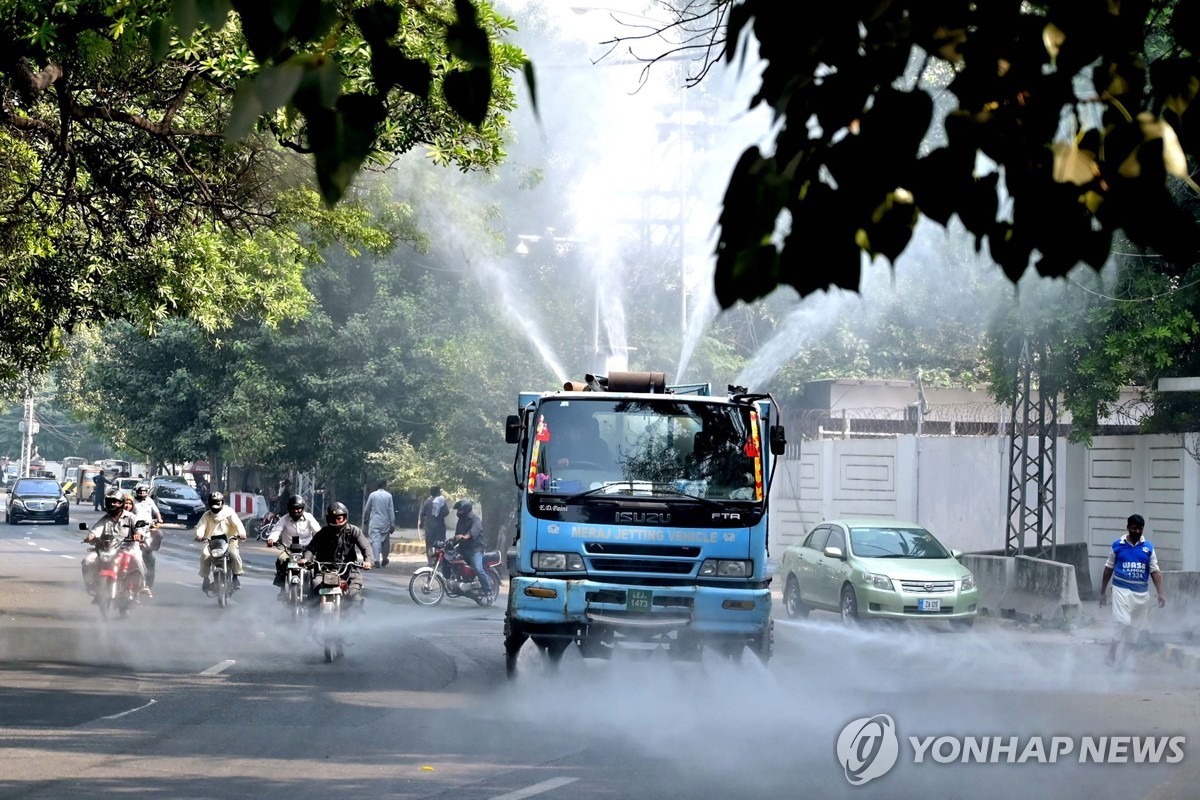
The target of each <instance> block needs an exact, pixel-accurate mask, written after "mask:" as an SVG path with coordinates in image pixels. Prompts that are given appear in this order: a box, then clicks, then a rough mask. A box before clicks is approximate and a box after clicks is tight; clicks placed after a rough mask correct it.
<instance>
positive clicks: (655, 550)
mask: <svg viewBox="0 0 1200 800" xmlns="http://www.w3.org/2000/svg"><path fill="white" fill-rule="evenodd" d="M583 551H584V552H585V553H587V554H588V555H597V556H661V557H664V558H696V557H697V556H698V555H700V548H699V547H682V546H679V545H657V544H611V543H609V542H586V543H585V544H584V545H583Z"/></svg>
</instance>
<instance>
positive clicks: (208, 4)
mask: <svg viewBox="0 0 1200 800" xmlns="http://www.w3.org/2000/svg"><path fill="white" fill-rule="evenodd" d="M274 2H278V0H274ZM232 10H233V3H232V2H231V0H196V11H197V12H198V13H199V15H200V19H201V20H203V21H204V23H205V24H206V25H208V26H209V27H210V28H212V29H213V30H214V31H219V30H221V28H224V27H225V20H226V18H228V17H229V12H230V11H232Z"/></svg>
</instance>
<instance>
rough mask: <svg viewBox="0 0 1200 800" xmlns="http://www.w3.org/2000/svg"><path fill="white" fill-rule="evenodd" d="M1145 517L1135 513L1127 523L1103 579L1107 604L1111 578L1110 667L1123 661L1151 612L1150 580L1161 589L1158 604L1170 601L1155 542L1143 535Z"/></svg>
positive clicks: (1103, 597) (1107, 661)
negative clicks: (1164, 584)
mask: <svg viewBox="0 0 1200 800" xmlns="http://www.w3.org/2000/svg"><path fill="white" fill-rule="evenodd" d="M1145 527H1146V520H1145V519H1143V518H1142V515H1141V514H1133V515H1131V516H1130V517H1129V519H1128V520H1126V522H1125V535H1124V536H1122V537H1121V538H1120V539H1117V540H1116V541H1115V542H1113V545H1112V552H1111V553H1109V554H1108V561H1106V562H1105V564H1104V577H1103V578H1102V579H1101V581H1100V605H1101V606H1105V605H1108V602H1109V600H1108V584H1109V581H1110V580H1111V581H1112V621H1113V638H1112V642H1111V643H1110V644H1109V646H1108V653H1107V654H1106V655H1105V657H1104V663H1105V664H1108V665H1109V666H1110V667H1119V666H1121V665H1123V664H1124V662H1125V659H1126V658H1127V657H1128V655H1129V652H1130V650H1132V649H1133V646H1134V645H1135V644H1136V643H1137V639H1138V635H1139V634H1140V633H1141V632H1142V631H1143V630H1144V629H1145V627H1146V619H1147V618H1148V617H1149V615H1150V591H1149V589H1150V582H1151V581H1153V582H1154V589H1155V590H1156V591H1157V592H1158V607H1159V608H1162V607H1163V606H1164V605H1166V603H1167V596H1166V595H1165V594H1163V585H1162V572H1161V570H1160V569H1159V568H1158V555H1157V554H1156V553H1155V552H1154V545H1152V544H1151V543H1150V541H1149V540H1148V539H1146V538H1144V537H1143V535H1142V533H1143V531H1144V530H1145Z"/></svg>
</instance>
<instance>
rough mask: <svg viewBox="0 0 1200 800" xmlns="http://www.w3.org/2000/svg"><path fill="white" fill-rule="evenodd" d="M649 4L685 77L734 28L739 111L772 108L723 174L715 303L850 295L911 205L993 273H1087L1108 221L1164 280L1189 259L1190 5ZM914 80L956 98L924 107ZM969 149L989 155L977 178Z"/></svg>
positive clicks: (898, 242) (1197, 40) (1196, 9)
mask: <svg viewBox="0 0 1200 800" xmlns="http://www.w3.org/2000/svg"><path fill="white" fill-rule="evenodd" d="M669 4H670V5H671V6H673V7H674V8H675V9H677V12H678V18H677V20H676V21H675V23H674V24H673V25H672V26H670V27H671V28H672V29H676V30H681V31H684V32H685V34H686V36H685V37H684V38H683V39H682V42H683V43H682V44H681V45H680V47H679V49H680V50H684V51H688V50H699V51H700V52H701V53H702V54H703V62H702V63H703V65H704V66H703V67H702V69H701V70H699V72H698V73H697V74H696V75H695V77H696V79H697V80H698V79H699V78H700V77H702V76H703V74H704V73H705V72H706V71H707V65H708V64H709V63H711V62H712V60H714V59H719V58H722V57H724V58H727V59H728V60H733V59H734V58H737V57H738V56H739V55H741V56H743V57H744V55H745V52H746V47H747V44H746V41H745V39H744V38H743V37H745V36H749V35H751V34H752V35H753V36H754V38H755V39H756V40H757V43H758V50H759V53H760V54H761V56H762V58H763V60H764V61H765V62H766V63H765V67H764V69H763V72H762V83H761V87H760V90H759V92H758V94H757V95H756V96H755V98H754V100H753V105H757V104H759V103H764V104H767V105H768V106H769V107H770V108H772V109H774V111H775V114H776V117H777V118H778V120H779V126H778V130H777V133H776V136H775V142H774V144H775V149H774V152H773V153H771V154H766V153H763V152H762V151H760V150H759V149H758V148H757V147H751V148H749V149H747V150H746V151H745V153H744V154H743V156H742V159H741V160H740V162H739V163H738V165H737V167H736V168H735V170H734V173H733V176H732V177H731V178H730V181H729V186H728V189H727V193H726V196H725V204H724V212H723V213H722V215H721V219H720V236H719V240H718V244H717V271H716V278H715V282H716V289H717V296H718V298H719V300H720V302H721V304H722V306H725V307H728V306H729V305H731V304H732V303H734V302H735V301H737V300H739V299H742V300H752V299H754V298H757V297H760V296H762V295H764V294H766V293H767V292H768V291H770V290H771V289H772V288H773V287H775V286H776V285H778V284H781V283H782V284H790V285H791V286H794V287H795V288H796V289H797V290H798V291H799V292H800V293H801V294H802V295H806V294H809V293H811V292H814V291H816V290H818V289H822V288H825V287H826V286H828V285H829V284H834V285H837V286H841V287H844V288H848V289H856V288H857V286H858V280H859V273H860V260H861V253H862V252H866V253H868V254H870V255H872V256H875V255H882V256H885V257H887V258H888V259H891V260H894V259H895V258H896V257H897V256H898V255H899V254H900V253H901V252H903V251H904V249H905V247H906V246H907V245H908V242H909V239H910V236H911V233H912V229H913V226H914V223H915V221H916V219H917V216H918V214H920V215H924V216H927V217H929V218H930V219H933V220H935V221H937V222H939V223H942V224H945V223H947V222H948V221H949V220H950V218H951V217H953V216H957V217H958V218H959V219H960V220H961V221H962V222H963V224H964V225H965V226H966V227H967V229H968V230H969V231H970V232H971V233H972V234H974V236H975V237H976V241H977V244H978V245H979V246H982V242H983V241H984V240H985V239H986V241H987V244H988V248H989V251H990V253H991V256H992V258H993V259H994V260H995V261H996V263H998V264H999V265H1000V266H1001V267H1003V268H1004V270H1005V272H1006V273H1007V274H1008V276H1009V277H1010V279H1012V280H1016V279H1017V278H1019V277H1020V276H1021V275H1022V274H1023V273H1024V272H1025V270H1026V269H1027V267H1028V266H1029V265H1030V263H1031V261H1033V262H1034V263H1035V264H1036V267H1037V269H1038V271H1039V272H1040V273H1041V274H1043V275H1053V276H1061V275H1065V274H1066V273H1067V272H1068V271H1070V269H1071V268H1072V267H1074V266H1075V265H1076V264H1078V263H1081V262H1082V263H1085V264H1088V265H1090V266H1092V267H1093V268H1099V267H1100V266H1101V265H1102V264H1103V263H1104V262H1105V261H1106V259H1107V258H1108V257H1109V254H1110V252H1111V249H1112V247H1111V245H1112V239H1113V234H1114V232H1115V231H1117V230H1123V231H1124V232H1125V234H1126V235H1127V236H1128V237H1129V238H1130V239H1132V240H1133V241H1134V242H1135V243H1136V244H1138V245H1140V246H1142V247H1144V248H1147V249H1149V250H1152V251H1154V252H1156V253H1157V254H1159V255H1161V256H1162V260H1161V261H1160V262H1159V263H1160V265H1161V268H1162V270H1163V271H1164V272H1165V273H1166V274H1168V275H1172V276H1178V275H1180V274H1182V273H1184V272H1186V271H1187V270H1188V269H1190V267H1191V266H1192V264H1193V263H1194V262H1195V261H1196V254H1197V242H1200V235H1198V234H1200V225H1198V224H1197V222H1196V218H1195V215H1194V214H1193V213H1192V211H1191V209H1190V206H1192V205H1194V203H1195V195H1194V194H1193V193H1192V192H1191V191H1190V190H1194V189H1195V185H1194V184H1192V183H1191V181H1190V178H1189V177H1188V168H1187V163H1186V158H1185V154H1186V155H1188V156H1192V157H1195V156H1196V155H1197V154H1198V153H1200V104H1197V103H1195V102H1193V101H1194V99H1195V96H1196V94H1197V88H1196V87H1197V85H1198V83H1200V2H1196V0H1136V1H1135V2H1123V3H1119V4H1118V3H1108V4H1105V3H1067V2H1032V3H1028V2H1026V3H1021V2H999V1H997V2H970V1H969V0H939V1H938V2H930V1H929V0H904V1H901V0H880V1H879V2H871V3H817V4H810V5H806V6H805V7H804V10H803V12H801V11H799V10H798V8H797V6H796V5H795V4H793V3H779V2H775V0H714V2H703V3H702V2H697V1H696V0H672V1H671V2H670V3H669ZM655 33H657V32H655ZM705 33H707V34H708V35H707V36H704V35H703V34H705ZM652 35H654V34H652V33H644V34H641V33H639V34H636V35H631V36H629V37H624V38H623V39H619V41H621V42H622V43H624V42H627V41H629V42H636V41H637V40H639V39H649V38H650V37H651V36H652ZM730 43H734V45H733V46H730ZM661 57H662V54H659V55H656V56H643V58H645V60H647V61H648V62H650V61H653V60H654V59H655V58H661ZM931 86H936V88H937V89H938V91H941V90H942V89H944V90H946V91H948V92H949V93H950V94H952V95H953V96H954V97H955V98H956V99H957V105H956V107H954V108H953V110H951V111H950V113H949V114H948V115H946V116H945V118H944V120H942V119H940V118H938V117H937V116H935V110H934V102H933V99H932V98H931V96H930V93H929V89H930V88H931ZM937 123H940V124H941V128H943V129H944V143H943V144H941V146H937V147H935V148H933V149H930V147H929V145H928V141H929V138H928V137H929V134H930V133H931V126H933V129H932V130H933V133H934V134H935V138H936V139H942V138H943V137H942V136H940V135H937V134H938V131H937V129H936V128H937ZM979 156H984V157H986V159H989V160H990V161H991V162H993V163H994V165H995V166H996V169H995V170H994V171H987V170H986V169H985V170H983V171H982V174H980V172H978V171H977V170H978V167H977V165H978V163H979V160H978V158H979ZM1001 181H1003V182H1002V183H1001ZM1181 184H1185V185H1186V187H1185V188H1181Z"/></svg>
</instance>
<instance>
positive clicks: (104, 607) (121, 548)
mask: <svg viewBox="0 0 1200 800" xmlns="http://www.w3.org/2000/svg"><path fill="white" fill-rule="evenodd" d="M146 524H147V523H146V522H145V521H144V520H139V521H138V523H137V526H136V527H135V528H134V529H133V530H131V531H130V533H129V535H128V536H126V537H123V538H121V537H118V536H117V535H116V534H115V533H114V532H113V531H111V530H106V531H104V532H103V533H101V534H100V535H99V536H98V537H97V538H96V539H94V540H92V541H91V542H87V541H86V540H85V543H87V544H90V545H91V546H92V548H93V549H94V550H95V551H96V558H97V566H98V568H99V569H98V570H97V572H96V577H95V581H94V583H93V584H92V585H93V588H94V590H95V595H96V606H97V607H98V608H99V609H100V616H102V617H107V616H108V614H109V612H110V611H112V610H113V609H114V608H115V609H116V610H117V613H118V614H119V615H120V616H122V617H127V616H129V611H130V609H132V608H133V606H134V605H136V603H137V598H138V594H139V592H140V591H141V588H142V585H143V581H144V576H143V575H142V571H141V566H140V563H141V562H140V560H139V559H137V558H136V557H135V556H134V549H135V548H138V547H141V546H142V543H141V541H140V536H141V531H140V530H139V529H140V528H144V527H146ZM79 527H80V529H82V530H87V529H88V528H87V525H86V524H83V523H80V525H79ZM135 537H139V538H135Z"/></svg>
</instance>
